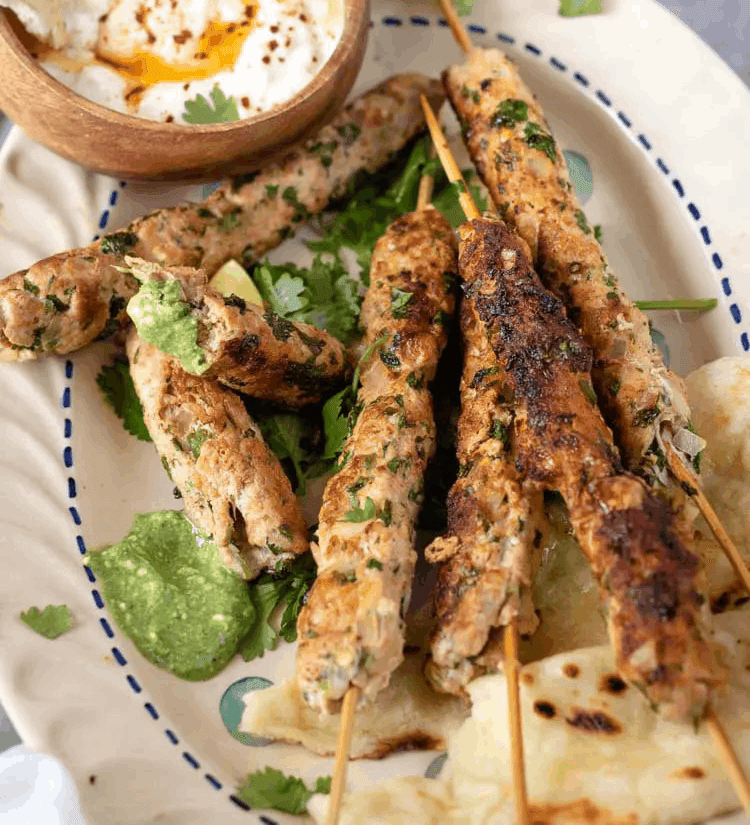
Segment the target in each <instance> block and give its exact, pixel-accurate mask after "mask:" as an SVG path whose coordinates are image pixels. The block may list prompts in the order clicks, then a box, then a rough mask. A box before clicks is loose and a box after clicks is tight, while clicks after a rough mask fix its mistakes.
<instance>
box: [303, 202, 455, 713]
mask: <svg viewBox="0 0 750 825" xmlns="http://www.w3.org/2000/svg"><path fill="white" fill-rule="evenodd" d="M455 268H456V252H455V240H454V238H453V232H452V230H451V227H450V225H449V224H448V222H447V221H446V220H445V219H444V218H443V217H442V216H441V215H440V214H439V213H438V212H437V211H435V210H434V209H433V208H431V207H429V208H427V209H424V210H421V211H419V212H414V213H410V214H407V215H404V216H402V217H400V218H397V219H396V220H395V221H394V222H393V223H392V224H391V226H390V227H389V228H388V230H387V231H386V233H385V235H384V236H383V237H382V238H381V239H380V240H379V241H378V243H377V244H376V247H375V251H374V254H373V259H372V266H371V271H370V287H369V289H368V291H367V294H366V296H365V299H364V303H363V306H362V314H361V322H362V325H363V327H364V329H365V342H366V344H367V345H368V347H375V348H376V349H377V348H378V347H380V348H379V349H378V352H377V353H376V354H374V355H372V356H371V357H370V359H369V360H368V361H367V362H366V363H365V364H364V366H363V368H362V386H361V389H360V392H359V395H358V403H359V405H361V411H360V413H359V416H358V418H357V421H356V424H355V426H354V429H353V431H352V433H351V435H350V436H349V438H348V439H347V442H346V444H345V445H344V448H343V452H342V459H341V462H342V465H343V466H342V468H341V469H340V470H339V471H338V472H337V473H336V475H334V476H333V477H332V478H331V479H330V480H329V482H328V484H327V485H326V489H325V492H324V496H323V506H322V508H321V511H320V522H319V528H318V536H319V538H318V543H317V545H315V544H314V545H313V548H312V549H313V554H314V556H315V560H316V562H317V563H318V577H317V579H316V581H315V583H314V585H313V587H312V589H311V590H310V592H309V594H308V599H307V604H306V605H305V607H304V608H303V610H302V611H301V613H300V616H299V620H298V638H299V647H298V652H297V678H298V681H299V684H300V689H301V693H302V695H303V697H304V699H305V701H306V702H307V703H308V704H309V705H310V706H311V707H313V708H315V709H317V710H319V711H330V710H335V709H337V707H338V705H339V704H340V700H341V699H342V697H343V696H344V694H346V693H347V692H348V691H349V690H350V686H354V688H359V689H361V691H362V693H363V694H364V696H365V697H366V698H373V697H374V696H375V694H376V693H377V692H378V690H380V689H381V688H382V687H383V686H384V685H386V684H387V683H388V680H389V678H390V674H391V673H392V672H393V670H394V669H395V668H396V666H397V665H398V664H399V663H400V662H401V661H402V659H403V651H402V649H403V644H404V621H403V615H404V611H405V609H406V606H407V604H408V601H409V596H410V593H411V581H412V576H413V571H414V565H415V562H416V552H415V550H414V539H415V527H416V517H417V512H418V509H419V506H420V504H421V497H422V485H423V475H424V471H425V468H426V465H427V461H428V460H429V458H430V456H431V455H432V453H433V451H434V446H435V425H434V421H433V415H432V399H431V396H430V392H429V390H428V388H427V384H428V383H429V381H430V380H431V379H432V378H433V377H434V374H435V370H436V368H437V362H438V358H439V356H440V353H441V351H442V349H443V347H444V346H445V344H446V341H447V337H448V333H447V328H446V323H447V321H448V320H449V319H450V316H451V314H452V312H453V296H452V294H451V290H450V283H449V282H450V281H451V280H452V279H451V278H447V277H446V275H447V274H451V273H455ZM350 695H351V694H350Z"/></svg>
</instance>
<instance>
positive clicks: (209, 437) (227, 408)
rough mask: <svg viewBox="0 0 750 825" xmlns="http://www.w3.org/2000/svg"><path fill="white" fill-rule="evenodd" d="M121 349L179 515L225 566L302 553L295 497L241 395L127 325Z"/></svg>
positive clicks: (261, 564)
mask: <svg viewBox="0 0 750 825" xmlns="http://www.w3.org/2000/svg"><path fill="white" fill-rule="evenodd" d="M127 353H128V358H129V361H130V374H131V376H132V378H133V384H134V386H135V389H136V392H137V394H138V397H139V399H140V401H141V404H142V405H143V417H144V421H145V423H146V426H147V428H148V431H149V434H150V435H151V438H152V440H153V442H154V445H155V447H156V449H157V450H158V452H159V455H160V457H161V460H162V463H163V464H164V469H165V470H166V471H167V473H169V476H170V478H171V479H172V481H173V482H174V483H175V484H176V485H177V487H178V489H179V490H180V493H181V494H182V499H183V502H184V505H185V515H186V516H187V517H188V518H189V519H190V521H191V522H192V523H193V524H194V525H195V526H196V527H198V529H199V530H201V531H202V532H203V533H205V534H207V535H210V536H212V537H213V540H214V542H215V543H216V545H217V546H218V548H219V552H220V553H221V556H222V559H223V561H224V562H225V564H227V565H228V566H229V567H231V568H232V569H233V570H234V571H235V572H236V573H238V574H239V575H240V576H242V577H243V578H246V579H254V578H255V577H256V576H257V575H258V574H259V573H261V572H262V571H263V570H269V571H272V572H273V571H277V570H278V569H279V568H280V567H284V566H285V565H286V564H287V563H289V562H290V561H291V560H292V559H293V558H294V557H295V556H297V555H299V554H301V553H304V552H305V551H306V550H307V549H308V542H307V525H306V523H305V519H304V516H303V514H302V511H301V509H300V506H299V503H298V501H297V499H296V497H295V495H294V493H293V492H292V488H291V485H290V484H289V480H288V479H287V477H286V475H285V474H284V471H283V469H282V467H281V465H280V464H279V461H278V459H277V458H276V456H275V455H274V454H273V453H272V452H271V450H270V449H269V448H268V447H267V446H266V444H265V442H264V440H263V436H262V435H261V432H260V428H259V427H258V425H257V424H256V423H255V422H254V421H253V420H252V419H251V418H250V416H249V415H248V414H247V411H246V410H245V406H244V405H243V403H242V401H241V400H240V398H239V397H238V396H237V395H235V394H234V393H233V392H232V391H231V390H228V389H226V388H224V387H222V386H221V385H220V384H219V383H218V382H216V381H214V380H212V379H210V378H205V377H202V376H195V375H190V374H189V373H187V372H185V371H184V370H183V369H182V367H181V366H180V364H179V362H178V361H177V359H176V358H173V357H171V356H168V355H165V354H164V353H162V352H160V351H159V350H158V349H156V347H154V346H152V345H151V344H148V343H146V342H145V341H143V340H142V339H141V338H140V337H139V335H138V333H137V332H136V330H134V329H133V330H131V332H130V334H129V336H128V341H127Z"/></svg>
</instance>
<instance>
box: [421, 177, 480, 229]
mask: <svg viewBox="0 0 750 825" xmlns="http://www.w3.org/2000/svg"><path fill="white" fill-rule="evenodd" d="M461 174H462V175H463V176H464V180H465V181H466V187H467V189H468V190H469V192H470V194H471V197H472V198H473V199H474V203H475V204H476V205H477V209H478V210H479V211H480V212H484V211H485V210H486V209H487V198H485V197H484V195H483V194H482V190H481V189H480V188H479V187H478V186H477V185H476V183H473V182H472V181H474V179H475V178H476V173H475V172H474V170H473V169H462V170H461ZM459 194H460V187H459V185H458V184H457V183H448V184H447V185H446V186H445V187H444V188H443V189H441V190H440V191H439V192H438V193H437V195H435V196H434V197H433V198H432V205H433V206H434V207H435V208H436V209H438V210H439V211H440V212H442V213H443V215H445V218H446V220H447V221H448V223H449V224H450V225H451V226H452V227H453V228H454V229H456V228H457V227H459V226H461V224H462V223H466V215H465V214H464V210H463V207H462V206H461V201H460V200H459Z"/></svg>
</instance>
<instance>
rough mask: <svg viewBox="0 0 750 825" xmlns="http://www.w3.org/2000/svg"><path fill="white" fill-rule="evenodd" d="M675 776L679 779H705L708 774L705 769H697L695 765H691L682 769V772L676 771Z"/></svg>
mask: <svg viewBox="0 0 750 825" xmlns="http://www.w3.org/2000/svg"><path fill="white" fill-rule="evenodd" d="M674 775H675V776H676V777H677V778H678V779H704V778H705V776H706V772H705V771H704V770H703V768H697V767H695V766H694V765H691V766H689V767H687V768H680V770H678V771H676V772H675V774H674Z"/></svg>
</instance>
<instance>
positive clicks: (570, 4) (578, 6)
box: [558, 0, 602, 17]
mask: <svg viewBox="0 0 750 825" xmlns="http://www.w3.org/2000/svg"><path fill="white" fill-rule="evenodd" d="M601 12H602V0H560V8H559V10H558V13H559V15H560V16H561V17H579V16H581V15H583V14H601Z"/></svg>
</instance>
